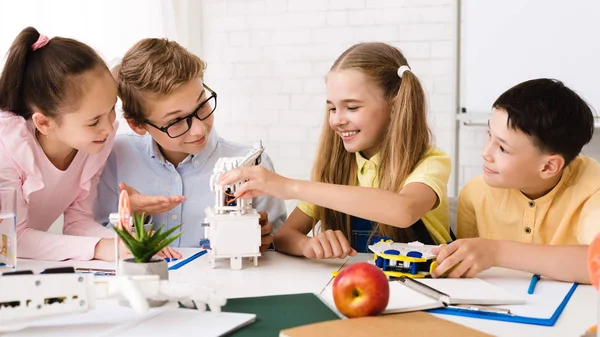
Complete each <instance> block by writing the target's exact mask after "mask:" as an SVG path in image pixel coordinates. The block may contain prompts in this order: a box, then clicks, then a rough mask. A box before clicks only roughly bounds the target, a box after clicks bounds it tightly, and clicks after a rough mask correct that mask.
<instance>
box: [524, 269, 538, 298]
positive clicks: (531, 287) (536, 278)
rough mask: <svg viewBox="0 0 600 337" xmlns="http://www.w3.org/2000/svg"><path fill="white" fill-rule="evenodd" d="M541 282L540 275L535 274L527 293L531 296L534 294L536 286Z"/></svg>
mask: <svg viewBox="0 0 600 337" xmlns="http://www.w3.org/2000/svg"><path fill="white" fill-rule="evenodd" d="M539 280H540V275H538V274H533V276H532V277H531V282H529V289H527V293H528V294H529V295H531V294H533V291H534V290H535V285H536V284H537V283H538V281H539Z"/></svg>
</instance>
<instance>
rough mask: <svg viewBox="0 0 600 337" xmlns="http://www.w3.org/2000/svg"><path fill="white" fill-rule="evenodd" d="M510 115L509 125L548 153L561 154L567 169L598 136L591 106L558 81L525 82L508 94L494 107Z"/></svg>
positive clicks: (546, 79) (536, 80) (545, 79)
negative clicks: (595, 132) (595, 133)
mask: <svg viewBox="0 0 600 337" xmlns="http://www.w3.org/2000/svg"><path fill="white" fill-rule="evenodd" d="M493 107H494V108H496V109H504V110H506V112H507V113H508V126H509V127H512V128H513V129H514V130H521V131H522V132H524V133H525V134H527V135H528V136H530V137H531V139H532V140H533V143H534V144H535V145H536V146H537V147H538V148H539V149H540V150H541V151H542V152H544V153H557V154H560V155H561V156H563V158H564V159H565V166H566V165H568V164H569V163H570V162H571V161H572V160H573V159H575V157H577V156H578V155H579V153H580V152H581V149H582V148H583V146H584V145H585V144H587V143H589V142H590V140H591V139H592V135H593V134H594V114H593V112H592V109H591V107H590V106H589V105H588V104H587V103H586V102H585V101H584V100H583V99H582V98H581V97H580V96H579V95H577V94H576V93H575V92H574V91H573V90H571V89H569V88H568V87H567V86H565V85H564V84H563V83H562V82H560V81H558V80H554V79H548V78H540V79H534V80H529V81H525V82H523V83H520V84H517V85H515V86H514V87H512V88H510V89H508V90H507V91H506V92H504V93H503V94H502V95H500V97H498V99H496V102H494V105H493Z"/></svg>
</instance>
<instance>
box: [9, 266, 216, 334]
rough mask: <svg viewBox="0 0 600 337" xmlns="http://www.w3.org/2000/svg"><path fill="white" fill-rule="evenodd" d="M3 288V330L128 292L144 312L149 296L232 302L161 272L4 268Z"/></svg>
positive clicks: (202, 302) (213, 307)
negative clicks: (18, 271)
mask: <svg viewBox="0 0 600 337" xmlns="http://www.w3.org/2000/svg"><path fill="white" fill-rule="evenodd" d="M0 290H1V291H0V313H1V314H0V333H2V332H6V331H15V330H20V329H24V328H26V327H27V326H29V325H31V324H33V323H34V322H35V321H37V320H42V319H47V318H51V317H53V316H60V315H67V314H74V313H83V312H86V311H88V310H93V309H94V308H95V307H96V300H97V299H109V298H125V299H127V300H128V301H129V304H130V305H131V307H132V308H133V309H134V310H135V311H136V312H137V313H138V314H144V313H145V312H147V311H148V309H149V306H148V302H147V299H153V300H176V301H180V302H188V301H193V303H194V305H195V306H196V307H197V309H199V310H201V311H204V310H206V304H208V306H209V307H210V310H211V311H214V312H220V311H221V307H222V306H223V305H225V302H226V300H225V299H224V298H222V297H219V296H217V295H216V294H215V292H214V290H213V289H210V288H207V287H204V286H200V285H191V284H181V283H178V284H175V283H171V282H169V281H167V280H160V279H159V278H158V275H144V276H114V277H113V276H98V277H95V276H94V275H93V274H77V273H74V272H69V273H50V274H24V275H6V274H4V275H0ZM186 306H187V305H186Z"/></svg>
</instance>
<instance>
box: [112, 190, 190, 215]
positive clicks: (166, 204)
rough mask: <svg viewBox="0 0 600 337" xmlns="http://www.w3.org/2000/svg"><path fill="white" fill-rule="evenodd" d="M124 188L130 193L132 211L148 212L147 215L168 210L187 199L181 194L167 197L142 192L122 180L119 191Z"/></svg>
mask: <svg viewBox="0 0 600 337" xmlns="http://www.w3.org/2000/svg"><path fill="white" fill-rule="evenodd" d="M122 190H126V191H127V193H128V194H129V203H130V204H131V212H132V213H146V214H147V215H151V214H160V213H164V212H168V211H170V210H172V209H173V208H175V207H177V205H179V204H180V203H182V202H183V201H185V199H186V198H185V197H184V196H181V195H175V196H172V197H165V196H150V195H145V194H141V193H140V192H138V191H137V190H136V189H135V188H133V187H131V186H129V185H127V184H125V183H124V182H120V183H119V192H121V191H122Z"/></svg>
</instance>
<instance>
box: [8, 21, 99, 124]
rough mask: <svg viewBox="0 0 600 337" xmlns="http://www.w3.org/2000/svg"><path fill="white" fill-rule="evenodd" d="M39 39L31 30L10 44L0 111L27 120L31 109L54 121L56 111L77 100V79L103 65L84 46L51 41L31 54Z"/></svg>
mask: <svg viewBox="0 0 600 337" xmlns="http://www.w3.org/2000/svg"><path fill="white" fill-rule="evenodd" d="M39 38H40V33H39V32H38V31H37V30H36V29H35V28H33V27H27V28H25V29H23V30H22V31H21V32H20V33H19V35H18V36H17V37H16V39H15V40H14V42H13V43H12V45H11V47H10V50H9V52H8V56H7V58H6V64H5V65H4V69H3V70H2V75H1V76H0V110H4V111H10V112H13V113H15V114H18V115H20V116H22V117H23V118H25V119H29V118H30V117H31V115H32V114H33V112H32V111H33V110H34V109H38V110H40V111H41V112H42V113H43V114H44V115H47V116H50V117H58V116H57V113H58V109H59V108H61V107H65V106H74V105H75V104H77V103H79V102H78V100H79V98H80V97H81V85H80V83H79V81H78V79H79V76H80V75H81V74H83V73H85V72H87V71H89V70H93V69H95V68H96V67H98V66H100V67H104V68H106V69H107V71H108V68H107V67H106V64H105V63H104V61H103V60H102V58H100V56H99V55H98V54H97V53H96V52H95V51H94V50H93V49H92V48H91V47H89V46H88V45H86V44H84V43H81V42H79V41H76V40H73V39H67V38H62V37H54V38H52V39H50V41H48V44H46V45H45V46H43V47H41V48H39V49H36V50H33V48H32V45H33V44H34V43H35V42H36V41H37V40H38V39H39Z"/></svg>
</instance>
